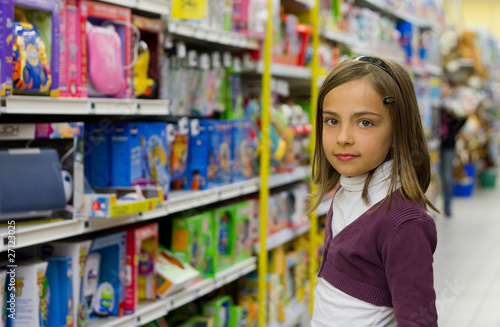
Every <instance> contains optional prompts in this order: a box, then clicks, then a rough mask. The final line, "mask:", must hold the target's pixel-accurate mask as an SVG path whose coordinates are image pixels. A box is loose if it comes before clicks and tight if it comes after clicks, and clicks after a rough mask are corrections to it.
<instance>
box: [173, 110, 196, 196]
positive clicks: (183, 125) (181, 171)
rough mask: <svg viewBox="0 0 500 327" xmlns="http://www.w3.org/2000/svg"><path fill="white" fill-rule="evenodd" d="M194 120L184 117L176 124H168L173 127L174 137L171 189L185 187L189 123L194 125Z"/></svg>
mask: <svg viewBox="0 0 500 327" xmlns="http://www.w3.org/2000/svg"><path fill="white" fill-rule="evenodd" d="M196 123H197V121H196V120H193V121H191V122H189V121H188V119H187V118H186V117H184V118H181V119H180V120H179V121H178V122H177V124H169V126H171V127H173V129H174V139H173V141H172V144H171V147H170V148H171V163H170V172H171V178H172V189H176V190H178V189H183V188H188V187H187V176H186V168H187V160H188V151H189V135H190V130H193V128H189V124H191V125H193V126H194V125H195V124H196Z"/></svg>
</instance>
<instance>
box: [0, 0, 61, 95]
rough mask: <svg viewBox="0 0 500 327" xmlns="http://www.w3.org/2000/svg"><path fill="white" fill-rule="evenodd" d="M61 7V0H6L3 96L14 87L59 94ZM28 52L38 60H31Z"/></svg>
mask: <svg viewBox="0 0 500 327" xmlns="http://www.w3.org/2000/svg"><path fill="white" fill-rule="evenodd" d="M59 8H60V7H59V1H57V0H47V1H41V0H14V1H10V0H7V1H3V2H2V10H1V14H2V15H3V17H2V21H3V23H2V32H1V35H0V37H1V38H2V39H3V40H6V41H7V42H6V43H5V44H2V46H1V47H0V56H1V58H2V59H1V62H0V66H1V67H2V75H1V76H0V79H1V84H2V92H1V94H2V95H8V94H11V93H12V91H13V88H15V91H16V92H18V93H23V94H48V95H50V96H53V97H57V96H58V95H59V45H60V42H59V28H60V26H59V18H60V17H59V15H60V9H59ZM16 22H17V23H16ZM20 22H23V23H28V24H23V25H21V24H20ZM14 34H16V35H14ZM27 52H29V55H30V58H35V57H36V59H33V60H29V61H27V60H26V58H27ZM24 65H26V66H24ZM23 66H24V67H25V69H23V72H21V69H22V68H21V67H23ZM28 71H29V73H31V75H30V74H29V73H28ZM27 78H29V79H28V80H25V79H27Z"/></svg>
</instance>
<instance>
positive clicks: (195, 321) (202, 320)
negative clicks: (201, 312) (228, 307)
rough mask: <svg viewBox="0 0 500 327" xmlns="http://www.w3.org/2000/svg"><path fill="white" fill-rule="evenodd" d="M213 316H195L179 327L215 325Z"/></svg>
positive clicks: (210, 326)
mask: <svg viewBox="0 0 500 327" xmlns="http://www.w3.org/2000/svg"><path fill="white" fill-rule="evenodd" d="M215 326H216V325H215V324H214V318H213V317H193V318H191V319H189V320H188V321H186V322H185V323H183V324H182V325H179V327H215Z"/></svg>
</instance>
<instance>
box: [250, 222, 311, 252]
mask: <svg viewBox="0 0 500 327" xmlns="http://www.w3.org/2000/svg"><path fill="white" fill-rule="evenodd" d="M309 229H310V225H309V224H308V225H306V226H303V227H300V228H297V229H293V228H285V229H283V230H281V231H279V232H277V233H274V234H271V235H268V236H267V239H266V241H267V242H266V250H267V251H270V250H272V249H275V248H277V247H279V246H281V245H283V244H286V243H288V242H290V241H293V240H294V239H296V238H297V237H299V236H301V235H304V234H305V233H307V232H308V231H309ZM259 250H260V245H259V243H256V244H254V251H255V253H259Z"/></svg>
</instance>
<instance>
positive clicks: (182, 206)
mask: <svg viewBox="0 0 500 327" xmlns="http://www.w3.org/2000/svg"><path fill="white" fill-rule="evenodd" d="M308 176H309V169H308V167H298V168H297V169H295V170H294V172H293V173H282V174H277V175H271V176H270V177H269V185H270V187H271V188H275V187H279V186H283V185H287V184H290V183H294V182H298V181H301V180H305V179H307V177H308ZM259 185H260V179H259V178H257V177H256V178H252V179H249V180H248V181H244V182H240V183H234V184H229V185H225V186H221V187H218V188H212V189H209V190H203V191H195V192H193V191H173V192H171V193H170V194H169V199H168V200H167V201H165V203H164V205H163V206H162V207H160V208H158V209H155V210H151V211H146V212H142V213H140V214H136V215H129V216H123V217H115V218H81V219H72V220H65V221H56V222H42V223H37V224H30V225H22V221H18V225H17V230H16V242H17V245H16V247H17V248H22V247H26V246H30V245H35V244H39V243H45V242H51V241H55V240H59V239H62V238H67V237H72V236H77V235H82V234H88V233H92V232H97V231H100V230H104V229H109V228H114V227H119V226H124V225H128V224H132V223H136V222H140V221H145V220H150V219H156V218H160V217H165V216H167V215H169V214H172V213H176V212H180V211H183V210H188V209H194V208H197V207H201V206H205V205H208V204H212V203H218V202H221V201H224V200H228V199H232V198H237V197H240V196H243V195H248V194H251V193H255V192H257V191H258V190H259ZM0 239H1V240H2V241H1V242H0V252H3V251H7V244H8V241H7V240H8V231H7V228H6V227H4V228H0Z"/></svg>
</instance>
